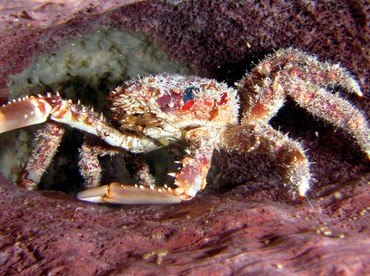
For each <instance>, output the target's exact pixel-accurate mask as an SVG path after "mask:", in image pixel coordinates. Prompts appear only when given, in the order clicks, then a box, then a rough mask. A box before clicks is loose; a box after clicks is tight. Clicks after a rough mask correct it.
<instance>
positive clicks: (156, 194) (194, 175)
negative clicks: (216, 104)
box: [77, 128, 217, 204]
mask: <svg viewBox="0 0 370 276" xmlns="http://www.w3.org/2000/svg"><path fill="white" fill-rule="evenodd" d="M216 136H217V135H215V133H212V131H210V130H207V129H201V128H199V129H196V130H193V131H191V130H190V131H188V132H187V133H186V139H187V140H188V141H192V142H191V143H190V144H191V145H194V146H191V147H190V148H189V149H188V155H187V156H185V158H184V159H183V161H182V168H181V170H180V171H179V172H177V173H170V174H169V175H171V176H173V177H174V178H175V186H177V187H176V188H174V189H171V188H168V187H160V188H158V187H155V186H154V185H150V184H149V185H148V184H147V183H143V184H145V185H135V186H130V185H124V184H120V183H117V182H113V183H110V184H108V185H105V186H101V187H97V188H93V189H88V190H85V191H82V192H80V193H78V194H77V198H78V199H80V200H83V201H88V202H95V203H96V202H97V203H116V204H169V203H179V202H181V201H183V200H190V199H192V198H193V197H194V196H195V195H196V194H197V193H198V192H199V191H200V190H202V189H204V187H205V186H206V176H207V173H208V170H209V168H210V166H211V161H212V154H213V151H214V140H215V137H216ZM211 137H213V138H211Z"/></svg>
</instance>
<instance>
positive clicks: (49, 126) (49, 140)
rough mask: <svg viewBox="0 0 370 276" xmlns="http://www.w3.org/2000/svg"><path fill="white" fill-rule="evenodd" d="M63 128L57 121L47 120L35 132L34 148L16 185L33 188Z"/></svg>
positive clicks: (52, 155) (57, 143)
mask: <svg viewBox="0 0 370 276" xmlns="http://www.w3.org/2000/svg"><path fill="white" fill-rule="evenodd" d="M64 132H65V129H64V128H63V127H62V126H61V125H60V124H57V123H54V122H48V123H46V126H45V128H43V129H40V130H38V131H37V133H36V139H37V143H36V145H37V146H36V148H35V149H33V151H32V154H31V156H30V157H29V159H28V161H27V163H26V165H25V167H24V169H23V172H22V175H21V177H20V178H19V180H18V185H19V186H21V187H23V188H26V189H28V190H35V189H36V188H37V184H38V183H39V182H40V180H41V177H42V175H43V174H44V172H45V170H46V168H47V167H48V166H49V164H50V162H51V160H52V159H53V157H54V155H55V153H56V151H57V148H58V146H59V144H60V141H61V140H62V137H63V134H64Z"/></svg>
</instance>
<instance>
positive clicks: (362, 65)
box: [0, 1, 370, 275]
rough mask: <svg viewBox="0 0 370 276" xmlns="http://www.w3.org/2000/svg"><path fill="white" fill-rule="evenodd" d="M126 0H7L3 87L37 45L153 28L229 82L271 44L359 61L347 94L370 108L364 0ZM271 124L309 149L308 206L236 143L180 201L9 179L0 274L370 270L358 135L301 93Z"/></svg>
mask: <svg viewBox="0 0 370 276" xmlns="http://www.w3.org/2000/svg"><path fill="white" fill-rule="evenodd" d="M128 2H129V1H115V2H112V3H111V4H108V5H107V4H104V5H103V4H101V3H100V2H98V1H83V2H81V3H80V4H79V5H76V1H49V2H45V3H41V2H40V1H37V2H36V1H35V2H32V1H26V2H25V3H22V1H17V2H14V1H3V3H2V5H1V6H0V14H1V20H0V28H1V34H0V36H1V39H0V47H1V49H2V50H1V51H0V71H1V74H0V75H1V93H2V94H1V95H2V97H3V98H6V96H7V88H6V86H5V83H6V81H7V78H8V76H9V74H14V73H16V72H19V71H20V70H22V69H23V68H25V67H26V66H27V65H28V64H29V62H30V61H31V59H32V56H33V55H34V54H37V53H39V52H45V51H49V50H51V49H53V48H54V47H55V46H56V45H58V44H60V43H62V42H63V41H64V40H66V39H68V38H71V37H75V36H78V35H79V34H83V33H85V32H89V31H91V30H94V29H96V28H101V27H103V28H104V27H105V28H119V29H120V28H123V29H125V28H127V29H131V30H135V31H142V32H145V33H148V34H151V35H152V36H153V38H154V39H155V40H156V41H158V42H160V43H162V45H163V46H164V48H165V49H166V50H167V51H168V53H169V54H170V55H171V56H172V57H173V58H174V59H176V60H178V61H181V62H183V63H186V64H189V65H190V66H192V67H193V68H194V69H195V70H196V71H197V72H198V73H199V74H202V75H207V76H215V77H217V78H219V79H222V80H226V81H229V82H231V83H232V82H233V81H234V80H235V79H238V78H239V77H240V76H241V74H242V72H243V71H244V70H245V68H248V66H250V63H251V61H255V60H258V58H260V57H262V56H263V55H264V54H266V53H268V52H269V51H271V50H272V49H276V48H280V47H285V46H295V47H298V48H301V49H304V50H308V51H310V52H311V53H316V54H318V55H319V57H320V58H322V59H326V60H331V61H333V62H341V63H342V64H343V65H344V66H345V67H347V68H349V69H350V70H351V71H352V72H353V73H354V74H355V75H356V77H357V78H358V79H359V81H360V83H361V84H362V87H363V90H364V92H365V97H364V99H362V100H358V99H354V98H353V99H352V98H351V99H350V100H352V101H353V102H354V103H355V104H356V105H357V106H358V107H359V108H361V109H362V110H364V111H366V112H368V110H369V109H368V102H369V101H368V99H369V91H368V89H369V80H368V78H369V70H368V64H369V57H368V52H369V42H368V31H369V30H368V27H367V25H368V16H369V11H368V10H366V5H365V2H359V1H337V2H336V3H333V2H330V3H329V2H328V1H319V2H317V4H316V5H312V4H303V3H297V2H296V1H295V4H294V5H293V4H290V2H287V1H285V2H283V1H281V2H280V1H275V2H271V1H268V2H267V1H266V2H265V1H262V2H258V3H257V1H250V2H248V3H245V4H240V2H239V1H197V3H198V4H194V3H193V1H167V2H166V1H143V2H138V3H134V4H132V5H126V6H125V5H124V4H125V3H126V4H127V3H128ZM243 2H246V1H243ZM173 3H176V4H173ZM121 6H122V7H121ZM57 13H59V14H58V15H56V14H57ZM51 34H52V35H51ZM273 124H274V126H276V127H280V128H281V129H282V130H283V131H286V132H289V133H290V135H291V136H292V137H295V138H299V139H301V140H302V141H303V142H304V145H305V147H306V148H308V149H309V151H308V156H309V158H310V161H311V162H313V164H312V171H313V174H314V177H315V178H316V179H317V181H316V183H315V184H314V185H313V188H312V191H311V193H310V194H309V198H310V199H311V203H310V204H309V203H308V202H307V201H304V202H302V203H293V202H291V201H290V199H289V198H287V196H286V193H285V191H284V190H283V189H281V187H280V184H279V183H280V177H279V176H278V175H277V172H276V171H275V168H274V165H272V164H270V162H269V160H268V158H266V157H253V156H248V155H242V156H235V155H230V154H226V153H218V154H216V156H215V160H214V169H213V173H212V175H213V176H214V177H211V179H210V184H209V186H207V189H206V190H205V191H204V192H202V193H201V194H199V195H198V196H197V197H196V198H195V199H194V200H192V201H191V202H186V203H183V204H180V205H173V206H123V207H122V206H119V207H118V206H115V207H109V206H98V205H91V204H86V203H82V202H78V201H76V199H75V198H74V197H73V196H68V195H65V194H63V193H61V192H55V191H43V192H28V191H23V190H20V189H18V188H16V187H14V185H12V184H11V183H9V182H7V181H6V180H5V179H3V178H2V179H1V181H0V184H1V185H0V190H1V194H2V197H1V198H0V205H1V216H0V248H1V252H0V274H2V275H4V274H15V273H19V272H21V273H23V275H32V274H34V275H36V274H50V275H64V274H70V275H73V274H75V275H81V274H86V275H90V274H99V275H104V274H107V273H109V272H110V273H134V272H135V273H137V272H138V271H140V272H141V274H159V273H160V272H163V271H166V272H168V273H170V274H175V273H197V274H201V273H202V272H203V273H205V272H207V273H210V272H212V273H214V274H230V273H232V272H235V273H240V274H252V273H253V274H255V273H264V274H267V273H275V274H281V275H287V274H288V275H289V274H296V273H298V272H300V273H305V274H306V275H308V274H310V275H312V274H316V273H320V272H321V273H322V274H323V275H327V274H347V275H352V274H354V275H356V274H358V275H360V274H365V273H370V261H369V259H370V250H369V248H370V229H369V228H370V225H369V224H370V223H369V216H370V215H369V212H370V195H369V194H370V185H369V182H370V174H369V171H370V170H369V163H368V162H367V161H366V160H365V159H364V156H363V155H362V154H361V153H360V151H359V149H358V148H357V147H356V146H353V141H352V140H351V139H350V138H349V137H347V136H346V135H345V134H343V133H342V132H340V131H335V129H333V128H332V127H330V126H327V125H325V124H324V123H321V122H316V121H314V119H313V118H312V117H311V116H309V115H307V114H306V113H305V112H303V111H302V110H299V109H297V108H296V107H294V105H291V104H290V105H288V106H287V107H286V108H284V110H282V112H281V113H279V116H278V118H276V119H274V121H273ZM315 133H319V136H318V137H317V135H315ZM224 160H227V162H224Z"/></svg>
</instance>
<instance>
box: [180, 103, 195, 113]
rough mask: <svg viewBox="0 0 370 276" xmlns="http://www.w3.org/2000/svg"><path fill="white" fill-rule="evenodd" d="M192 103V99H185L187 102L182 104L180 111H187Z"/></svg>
mask: <svg viewBox="0 0 370 276" xmlns="http://www.w3.org/2000/svg"><path fill="white" fill-rule="evenodd" d="M193 105H194V101H193V100H189V101H187V102H186V103H185V104H184V105H183V106H182V109H181V111H187V110H189V109H190V108H191V107H192V106H193Z"/></svg>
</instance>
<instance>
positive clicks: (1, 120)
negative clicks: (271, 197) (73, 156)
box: [0, 48, 370, 204]
mask: <svg viewBox="0 0 370 276" xmlns="http://www.w3.org/2000/svg"><path fill="white" fill-rule="evenodd" d="M334 86H339V87H341V88H343V89H344V90H346V91H347V92H352V93H355V94H357V95H358V96H360V97H362V96H363V95H362V92H361V89H360V87H359V85H358V83H357V82H356V81H355V79H354V78H353V77H352V75H351V74H350V73H349V72H348V71H347V70H345V69H344V68H342V67H341V66H339V65H338V64H334V65H332V64H329V63H324V62H320V61H318V59H317V58H316V57H315V56H311V55H308V54H306V53H305V52H303V51H301V50H298V49H293V48H288V49H282V50H278V51H276V52H275V53H273V54H272V55H270V56H268V57H267V58H266V59H264V60H263V61H261V62H260V63H259V64H258V65H257V66H256V67H255V68H254V69H252V70H251V72H250V73H247V74H246V75H245V76H244V77H243V78H242V80H241V81H240V82H239V83H237V84H236V87H237V89H235V88H233V87H229V86H228V85H226V84H225V83H220V82H217V81H216V80H212V79H206V78H201V77H197V76H181V75H177V74H158V75H149V76H145V77H139V78H136V79H133V80H129V81H127V82H126V83H124V84H123V85H122V86H121V87H118V88H116V89H115V90H114V91H111V93H110V94H109V96H108V103H109V104H110V109H111V114H112V118H113V119H114V120H115V121H116V123H117V125H119V126H120V127H119V129H117V128H115V127H113V126H112V125H111V124H110V123H108V122H107V120H106V119H105V118H104V116H103V115H101V114H98V113H96V112H94V111H93V110H92V109H90V108H87V107H84V106H83V105H81V104H80V103H75V104H74V103H72V101H71V100H64V99H62V98H61V97H60V95H59V94H58V93H57V94H54V95H53V94H50V93H48V94H47V95H44V96H41V95H39V96H29V97H25V98H22V99H19V100H15V101H13V102H10V103H8V104H6V105H4V106H2V107H1V108H0V133H3V132H6V131H10V130H12V129H16V128H21V127H25V126H29V125H33V124H39V123H44V122H46V125H45V127H44V128H43V129H41V130H39V131H38V133H37V134H36V138H37V142H38V144H37V146H36V148H35V149H34V150H33V153H32V156H31V157H30V159H29V161H28V162H27V164H26V165H25V168H24V170H23V173H22V175H21V176H20V177H19V181H18V184H19V185H20V186H22V187H24V188H27V189H29V190H33V189H36V188H37V185H38V183H39V182H40V179H41V176H42V175H43V173H44V171H45V169H46V168H47V167H48V165H49V163H50V162H51V160H52V158H53V155H54V154H55V152H56V150H57V147H58V145H59V144H60V141H61V138H62V136H63V134H64V131H65V126H66V125H67V126H70V127H73V128H77V129H79V130H81V131H84V132H85V133H86V138H87V139H85V141H84V143H83V145H82V147H81V153H80V155H81V160H80V162H79V165H80V171H81V174H82V175H83V176H84V178H85V186H86V187H89V189H87V190H84V191H81V192H79V193H78V194H77V198H78V199H80V200H83V201H88V202H99V203H116V204H130V203H135V204H145V203H154V204H156V203H178V202H182V201H184V200H190V199H192V198H193V197H194V196H195V195H196V194H197V193H198V192H199V191H200V190H202V189H204V188H205V186H206V176H207V173H208V171H209V169H210V166H211V160H212V155H213V152H214V151H215V150H220V149H222V150H226V151H228V152H229V151H233V152H236V153H240V152H257V153H267V154H269V155H270V156H271V158H272V159H273V160H274V161H275V162H276V164H277V167H278V168H279V170H280V172H281V174H282V176H283V185H285V186H287V187H288V190H289V192H290V193H292V195H293V197H294V198H297V197H299V198H304V197H305V195H306V193H307V191H308V190H309V186H310V181H311V174H310V169H309V161H308V159H307V156H306V154H305V151H304V149H303V147H302V145H301V144H300V143H299V142H297V141H294V140H292V139H291V138H289V137H288V136H287V135H286V134H283V133H281V132H279V131H278V130H275V129H274V128H272V126H270V125H269V120H270V119H271V118H272V117H274V116H275V114H276V113H277V112H278V110H279V109H280V108H281V107H282V106H283V104H284V102H285V100H286V98H287V97H290V98H292V99H293V100H294V101H295V102H296V103H297V104H298V105H299V106H301V107H303V108H305V109H307V110H308V111H309V112H311V113H312V114H313V115H315V116H317V117H320V118H322V119H324V120H326V121H328V122H329V123H331V124H333V125H334V126H336V127H338V128H342V129H344V130H345V131H346V132H348V133H350V134H351V135H352V136H353V137H354V139H355V140H356V142H357V143H358V145H359V146H360V147H361V149H362V150H363V151H364V153H365V154H366V155H367V158H370V136H369V135H370V134H369V133H370V132H369V127H368V125H367V121H366V119H365V116H364V115H363V114H362V113H361V112H360V111H359V110H358V109H356V108H355V107H353V106H352V105H351V104H350V103H349V102H348V101H346V100H344V99H342V98H340V97H339V95H338V94H332V93H330V91H328V89H329V88H330V87H334ZM240 108H241V110H239V109H240ZM239 117H240V119H239ZM92 136H96V137H98V138H99V142H96V139H95V140H94V139H91V137H92ZM172 144H175V145H176V144H186V147H187V148H186V150H185V156H184V157H183V159H182V160H181V161H179V163H180V169H179V170H178V171H176V172H172V173H169V175H170V176H172V177H174V185H173V186H172V188H171V187H168V186H166V185H165V186H155V184H154V183H153V178H152V177H151V176H150V173H149V172H148V170H142V171H140V172H139V178H140V183H138V184H137V185H127V184H125V183H117V182H112V183H109V184H107V185H104V186H99V185H100V175H101V168H100V164H99V160H98V156H100V155H104V154H108V153H112V154H114V153H115V152H117V151H120V150H121V151H122V150H123V151H128V152H131V153H145V152H149V151H153V150H157V149H160V148H163V147H167V146H168V145H172Z"/></svg>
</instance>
